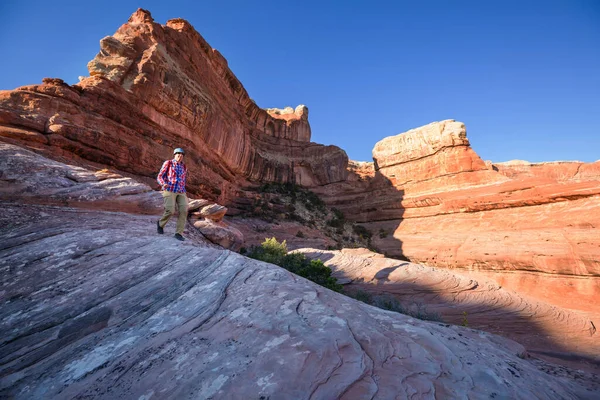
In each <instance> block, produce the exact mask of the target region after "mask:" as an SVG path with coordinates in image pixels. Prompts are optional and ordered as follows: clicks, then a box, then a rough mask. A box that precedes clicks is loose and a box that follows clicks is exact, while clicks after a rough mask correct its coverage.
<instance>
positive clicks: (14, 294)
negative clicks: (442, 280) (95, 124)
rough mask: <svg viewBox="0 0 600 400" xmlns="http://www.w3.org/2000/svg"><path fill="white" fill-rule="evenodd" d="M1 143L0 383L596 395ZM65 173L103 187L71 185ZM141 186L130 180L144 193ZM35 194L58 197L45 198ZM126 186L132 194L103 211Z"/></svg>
mask: <svg viewBox="0 0 600 400" xmlns="http://www.w3.org/2000/svg"><path fill="white" fill-rule="evenodd" d="M4 148H5V149H6V148H8V149H9V150H10V151H11V153H12V156H11V157H7V158H8V159H9V160H8V162H6V163H5V164H3V168H4V169H3V174H2V176H1V177H0V178H2V179H4V180H5V182H4V183H5V185H3V186H5V190H4V191H3V192H2V197H1V205H2V206H1V207H0V271H1V275H0V276H1V281H0V331H1V332H2V335H1V337H0V397H3V398H15V399H40V398H57V399H63V398H64V399H70V398H89V397H93V398H99V399H120V398H123V399H129V398H148V399H149V398H161V399H162V398H173V399H180V398H185V397H193V398H206V399H208V398H227V399H247V398H260V397H264V398H273V399H275V398H286V399H287V398H294V399H332V398H340V399H362V398H365V399H389V398H466V397H469V398H490V397H491V398H495V397H497V398H514V399H531V398H543V399H565V398H594V396H597V394H598V393H597V391H595V389H594V388H593V387H592V386H590V385H587V384H585V382H582V381H581V379H580V380H576V379H572V378H569V377H568V376H560V375H559V376H558V377H557V376H555V375H549V374H548V373H547V372H545V371H554V370H555V368H556V367H554V366H551V365H549V364H539V362H532V361H531V360H530V359H526V358H525V357H526V353H525V350H524V348H523V347H522V346H521V345H519V344H517V343H515V342H513V341H511V340H508V339H505V338H502V337H499V336H496V335H493V334H489V333H484V332H481V331H476V330H472V329H467V328H461V327H453V326H450V325H445V324H439V323H430V322H425V321H420V320H416V319H414V318H410V317H407V316H404V315H401V314H397V313H392V312H387V311H383V310H380V309H377V308H374V307H371V306H368V305H366V304H363V303H360V302H357V301H355V300H353V299H350V298H348V297H346V296H343V295H341V294H339V293H334V292H331V291H329V290H328V289H324V288H322V287H320V286H317V285H315V284H314V283H312V282H309V281H307V280H305V279H303V278H299V277H297V276H294V275H292V274H291V273H289V272H287V271H285V270H283V269H281V268H279V267H276V266H273V265H270V264H266V263H262V262H258V261H255V260H251V259H248V258H245V257H243V256H241V255H238V254H236V253H232V252H231V251H228V250H223V249H222V248H220V247H217V246H214V245H212V244H210V243H208V242H206V241H205V240H204V239H203V237H202V236H201V235H200V234H197V233H196V234H194V231H193V229H190V227H189V226H188V230H187V231H186V233H185V235H186V236H187V237H188V240H187V241H185V242H179V241H177V240H175V239H174V238H172V237H169V236H167V235H158V234H156V232H155V228H156V226H155V221H156V216H155V215H144V214H143V213H141V212H140V202H139V201H138V200H137V198H136V197H135V196H136V195H126V192H123V193H121V192H119V193H115V192H114V190H113V186H111V185H98V184H97V182H98V181H97V180H95V178H94V176H96V174H94V173H90V172H89V171H85V170H84V169H83V168H74V167H72V166H69V165H66V164H62V165H61V164H60V163H58V162H52V163H50V164H48V163H49V162H50V161H49V160H44V159H43V157H41V156H39V155H34V154H33V153H31V152H28V151H26V150H19V149H18V148H14V146H5V147H4ZM21 159H22V160H24V163H22V164H19V165H21V166H29V169H28V170H26V171H24V172H22V173H21V175H17V172H15V171H14V170H10V168H9V167H8V166H10V165H17V164H16V161H15V160H21ZM2 160H3V161H4V158H2ZM13 161H14V162H15V164H13ZM38 162H41V164H39V163H38ZM44 163H45V164H44ZM44 165H49V166H50V167H51V168H43V167H44ZM35 171H37V173H36V172H35ZM70 171H75V172H76V173H77V176H79V177H80V178H79V179H80V180H81V182H78V184H77V185H75V186H78V185H92V188H93V189H94V193H95V196H94V197H93V198H91V197H83V198H81V196H80V195H79V193H80V192H81V191H80V190H74V189H72V186H73V185H70V183H72V182H74V181H72V180H69V182H66V183H65V181H64V176H66V175H68V174H69V172H70ZM27 172H30V173H27ZM102 174H108V175H110V173H107V172H102ZM15 176H18V177H19V179H18V181H19V182H18V184H17V182H16V181H17V179H16V178H14V177H15ZM49 176H54V178H49ZM107 179H109V178H107ZM110 179H112V178H110ZM100 182H102V181H100ZM44 184H45V185H48V187H44ZM61 184H64V185H63V186H61ZM138 185H139V187H138V186H136V184H135V182H134V181H133V180H129V181H128V185H127V186H132V187H138V189H139V190H138V191H137V192H136V193H140V192H142V194H143V193H147V192H144V190H146V189H145V188H147V187H146V186H145V185H142V184H138ZM57 187H59V189H56V188H57ZM64 187H67V188H70V190H67V191H66V192H65V191H63V190H64ZM23 188H28V189H27V190H25V189H23ZM141 188H143V190H141ZM11 189H14V192H10V190H11ZM88 189H89V187H88ZM41 193H47V194H48V196H49V197H51V198H52V199H53V202H52V203H43V204H35V199H37V198H40V197H41V196H40V194H41ZM73 193H77V194H78V197H76V198H73V196H74V195H73ZM154 194H155V195H157V197H158V194H157V193H154ZM119 197H122V198H123V199H122V200H120V201H123V202H127V199H130V201H131V202H132V203H133V205H132V206H131V207H124V206H122V209H121V210H119V211H114V210H112V209H110V208H109V209H108V210H106V209H104V205H105V204H107V203H108V202H110V201H117V200H115V199H118V198H119ZM60 201H67V203H60ZM198 204H201V202H198ZM73 205H77V207H73ZM123 210H125V211H123ZM127 210H133V211H127ZM147 211H148V210H147ZM167 228H169V226H167Z"/></svg>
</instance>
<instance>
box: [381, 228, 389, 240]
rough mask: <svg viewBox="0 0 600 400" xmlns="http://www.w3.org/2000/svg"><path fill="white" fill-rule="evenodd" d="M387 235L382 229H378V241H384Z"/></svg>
mask: <svg viewBox="0 0 600 400" xmlns="http://www.w3.org/2000/svg"><path fill="white" fill-rule="evenodd" d="M387 235H388V233H387V231H385V230H384V229H383V228H381V229H379V238H380V239H385V238H386V237H387Z"/></svg>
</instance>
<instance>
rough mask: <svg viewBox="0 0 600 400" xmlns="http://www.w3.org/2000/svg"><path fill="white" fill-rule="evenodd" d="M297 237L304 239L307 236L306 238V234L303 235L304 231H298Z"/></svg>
mask: <svg viewBox="0 0 600 400" xmlns="http://www.w3.org/2000/svg"><path fill="white" fill-rule="evenodd" d="M296 237H299V238H303V237H305V236H304V233H302V231H298V232H297V233H296Z"/></svg>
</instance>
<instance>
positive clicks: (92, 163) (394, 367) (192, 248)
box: [0, 9, 600, 399]
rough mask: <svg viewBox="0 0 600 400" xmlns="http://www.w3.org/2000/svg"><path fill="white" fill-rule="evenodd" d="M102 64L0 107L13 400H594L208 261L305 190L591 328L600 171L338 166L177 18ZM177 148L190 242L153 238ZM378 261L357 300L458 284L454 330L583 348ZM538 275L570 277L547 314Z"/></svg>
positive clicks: (333, 154) (389, 316) (283, 283)
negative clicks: (168, 162)
mask: <svg viewBox="0 0 600 400" xmlns="http://www.w3.org/2000/svg"><path fill="white" fill-rule="evenodd" d="M100 47H101V50H100V53H99V54H98V55H97V56H96V58H95V59H94V60H92V61H91V62H90V63H89V65H88V68H89V71H90V76H89V77H83V78H82V79H81V81H80V82H79V83H78V84H75V85H68V84H66V83H64V82H63V81H62V80H60V79H50V78H46V79H44V81H43V83H42V84H39V85H31V86H25V87H21V88H18V89H15V90H11V91H0V142H1V143H0V156H1V157H0V181H1V182H2V185H1V188H0V201H1V203H2V207H0V269H1V270H2V271H3V272H2V289H1V290H0V317H1V318H0V321H1V322H0V327H1V331H2V332H3V335H2V340H1V342H0V354H2V356H0V395H1V396H2V397H7V398H72V397H80V398H82V397H90V396H91V397H96V398H110V399H114V398H151V397H153V396H154V397H157V398H165V397H167V398H181V397H186V396H192V397H199V398H214V397H221V398H248V397H254V398H260V397H264V398H269V397H272V398H276V397H278V396H280V397H282V398H325V399H329V398H392V397H406V398H408V397H418V398H426V397H431V398H434V397H439V398H467V397H469V398H494V397H499V398H523V399H529V398H536V397H541V398H548V399H553V398H557V399H559V398H597V396H598V391H597V385H596V386H594V385H587V384H583V383H582V380H585V379H584V378H585V377H583V376H582V377H579V378H577V377H573V376H566V377H562V376H560V374H559V377H558V378H557V377H556V376H550V375H548V374H546V373H545V372H542V371H549V370H552V368H551V367H548V366H547V365H542V364H540V363H539V362H537V361H535V362H531V360H529V359H526V358H527V353H526V352H525V350H524V348H523V347H522V346H521V345H518V344H516V343H515V342H512V341H511V340H508V339H504V338H500V337H498V336H495V335H492V334H487V333H483V332H481V331H475V330H471V329H465V328H460V327H452V326H450V325H446V324H439V323H428V322H422V321H419V320H415V319H414V318H409V317H407V316H403V315H400V314H396V313H391V312H386V311H382V310H379V309H376V308H373V307H370V306H367V305H364V304H362V303H359V302H356V301H354V300H352V299H349V298H346V297H343V296H342V295H340V294H337V293H333V292H330V291H328V290H325V289H322V288H320V287H317V286H315V285H314V284H312V283H310V282H308V281H305V280H303V279H301V278H298V277H296V276H294V275H292V274H290V273H288V272H286V271H284V270H282V269H279V268H277V267H274V266H270V265H267V264H264V263H260V262H256V261H253V260H249V259H247V258H244V257H242V256H240V255H237V254H235V253H231V252H230V251H227V250H223V249H222V247H220V246H216V245H215V244H219V245H221V246H224V247H229V248H233V249H237V248H239V247H240V246H241V244H242V241H243V237H242V234H241V231H240V230H238V229H237V228H235V227H234V226H233V225H231V224H228V223H227V221H226V220H223V219H222V218H223V216H224V214H225V213H226V212H228V211H229V212H230V213H235V212H236V210H239V209H240V208H243V207H245V206H248V204H249V203H250V204H251V202H252V196H255V195H256V191H254V192H252V193H251V194H249V193H248V192H249V190H248V189H249V188H253V187H254V188H256V187H257V186H258V185H259V184H260V183H263V182H280V183H285V182H295V183H297V184H300V185H303V186H306V187H310V188H311V189H312V190H314V191H315V192H317V193H319V194H320V195H321V196H322V197H323V199H325V201H326V202H327V204H328V205H330V206H335V207H336V208H338V209H339V210H341V211H343V212H344V213H345V215H346V217H347V218H348V219H353V220H355V221H358V222H360V223H362V224H363V225H364V226H365V227H367V228H368V229H370V230H371V231H372V232H373V244H374V245H375V246H377V247H378V248H379V249H381V250H383V251H384V252H386V253H387V254H389V255H393V256H402V257H407V258H410V259H411V260H413V261H417V262H427V263H429V264H432V265H434V266H436V267H445V268H455V269H462V270H463V272H465V271H468V272H471V273H477V274H481V276H484V277H486V275H485V274H491V275H489V277H491V278H494V279H497V278H498V275H502V276H501V279H502V280H503V282H507V283H509V284H510V285H516V286H522V287H521V288H520V289H521V290H522V291H525V292H530V293H533V294H534V295H535V296H536V297H538V298H539V297H541V298H543V299H545V300H547V301H548V302H554V303H553V304H557V303H560V304H559V305H564V306H567V303H568V304H569V305H571V306H572V307H570V308H575V309H580V310H584V311H587V312H589V313H590V314H593V315H596V314H597V312H598V308H597V298H598V296H599V295H600V281H599V279H600V261H599V260H600V256H599V254H600V244H599V243H598V237H600V235H599V232H598V229H599V226H600V214H599V213H598V210H599V209H600V208H599V207H598V206H599V205H600V179H599V177H600V172H599V171H600V162H596V163H590V164H585V163H554V164H528V163H526V162H519V163H508V164H492V163H489V162H487V163H486V162H484V161H483V160H481V159H480V158H479V156H477V154H476V153H475V152H474V151H473V150H472V149H471V148H470V146H469V142H468V140H467V138H466V131H465V127H464V125H463V124H462V123H459V122H456V121H452V120H448V121H442V122H439V123H433V124H430V125H427V126H425V127H422V128H419V129H414V130H411V131H409V132H407V133H406V134H403V135H399V136H396V137H393V138H387V139H384V140H383V141H381V142H380V143H378V144H377V145H376V146H375V150H374V153H373V154H374V163H359V162H352V161H350V162H349V161H348V158H347V156H346V154H345V153H344V152H343V151H342V150H341V149H339V148H337V147H335V146H322V145H319V144H315V143H311V142H310V137H311V131H310V125H309V123H308V109H307V108H306V107H305V106H298V107H297V108H296V109H292V108H291V107H289V108H285V109H283V110H281V109H266V110H265V109H261V108H259V107H258V106H257V105H256V104H255V103H254V102H253V101H252V100H251V99H250V97H249V96H248V94H247V92H246V91H245V89H244V88H243V86H242V85H241V83H240V82H239V81H238V80H237V78H236V77H235V75H234V74H233V73H232V72H231V70H230V69H229V68H228V66H227V62H226V60H225V59H224V58H223V57H222V56H221V54H220V53H219V52H218V51H216V50H214V49H212V48H211V47H210V46H209V45H208V44H207V43H206V41H204V39H203V38H202V37H201V36H200V35H199V34H198V32H196V31H195V30H194V29H193V28H192V27H191V26H190V25H189V23H187V22H186V21H184V20H181V19H174V20H170V21H168V22H167V23H166V24H165V25H160V24H158V23H155V22H154V20H153V19H152V17H151V15H150V13H149V12H147V11H144V10H141V9H140V10H138V11H137V12H135V13H134V14H133V15H132V16H131V18H130V19H129V21H128V23H126V24H125V25H123V26H122V27H121V28H119V30H118V31H117V32H116V33H115V35H113V36H111V37H106V38H104V39H102V40H101V42H100ZM174 147H184V148H186V150H187V152H186V153H187V156H186V163H187V164H188V166H189V170H190V174H189V181H188V190H189V192H191V194H192V195H195V196H197V197H198V196H199V197H202V199H197V200H194V201H192V202H191V204H192V205H193V207H192V208H193V212H192V214H191V216H190V219H191V221H190V222H191V223H190V224H188V226H187V228H186V233H185V235H186V237H188V239H189V240H188V241H186V242H184V243H179V242H176V241H175V240H174V239H172V238H170V237H168V236H159V235H156V234H154V231H155V221H156V216H157V214H160V212H161V209H162V204H161V199H160V196H159V195H158V193H157V192H156V191H153V190H152V188H155V187H156V186H155V185H156V184H155V183H154V177H155V176H156V173H157V170H158V168H159V167H160V165H161V164H162V162H163V161H164V160H165V159H167V158H169V157H170V156H171V151H172V149H173V148H174ZM30 150H31V151H30ZM42 156H45V157H48V158H45V157H42ZM215 201H217V202H218V203H219V204H222V205H219V204H216V203H215ZM286 223H288V222H286ZM252 224H254V222H252V223H251V224H248V223H245V222H241V223H240V224H238V226H240V227H242V228H243V229H247V230H250V231H251V230H252V229H253V228H252V226H253V225H252ZM289 224H290V225H289V226H288V225H286V226H284V227H282V228H281V229H282V231H286V232H288V234H289V235H294V236H295V237H301V236H304V235H312V232H310V231H309V230H304V231H302V232H300V231H299V230H298V229H297V225H293V224H292V222H289ZM251 225H252V226H251ZM168 228H169V227H168ZM261 229H262V230H263V233H264V232H267V231H268V230H269V227H268V226H264V225H261ZM256 230H258V229H256ZM294 232H295V233H294ZM299 232H300V233H299ZM312 236H313V237H309V238H306V239H307V240H306V241H307V242H309V243H310V242H311V241H312V242H313V243H316V244H319V245H322V247H325V246H329V245H330V242H329V239H328V238H325V237H323V236H319V235H318V234H316V233H315V235H312ZM320 256H321V257H323V258H326V256H327V255H326V254H325V253H322V252H321V253H320ZM330 256H331V257H333V259H335V257H339V255H338V254H334V255H331V254H330ZM369 257H370V256H369ZM369 257H366V258H369ZM381 262H383V263H384V264H382V265H379V264H377V265H375V264H373V265H371V264H369V261H365V260H364V259H363V260H358V261H353V263H354V264H352V267H348V268H347V270H348V271H350V272H351V274H354V275H351V276H352V278H348V277H347V279H350V280H353V279H355V278H356V277H358V279H363V280H369V281H373V280H374V279H375V281H377V283H379V282H380V281H381V282H382V283H383V284H381V285H379V286H377V290H382V291H384V292H390V293H394V291H395V290H396V289H398V290H400V289H401V290H402V293H396V294H400V295H402V296H404V295H405V293H411V294H413V295H416V294H418V293H420V291H419V289H418V288H415V287H414V285H417V282H418V285H422V286H423V289H422V290H424V291H425V292H427V291H431V290H433V291H434V292H436V291H437V293H436V295H439V294H440V293H441V291H442V290H447V288H446V286H444V285H445V284H444V282H446V281H449V282H452V283H454V284H455V287H456V288H457V290H455V291H450V295H451V296H453V297H454V299H458V305H459V307H461V308H465V307H468V308H469V310H475V311H479V310H485V311H486V312H487V311H489V315H492V316H502V315H503V311H502V310H505V311H506V312H508V313H514V312H516V313H525V315H526V317H528V318H529V319H530V320H532V319H533V320H535V319H536V318H538V319H539V320H540V321H542V322H544V323H546V325H551V324H548V323H547V322H548V321H550V320H552V319H557V320H559V323H557V324H556V327H555V328H556V329H557V330H552V329H550V328H548V329H549V330H548V332H545V331H540V332H541V333H540V334H544V333H549V334H550V336H552V335H554V336H557V335H560V334H561V333H562V334H564V335H566V336H565V337H564V338H563V339H566V341H567V342H568V341H570V340H573V343H576V342H577V340H579V338H580V335H581V332H583V331H585V330H586V329H587V330H590V336H593V334H592V333H591V330H593V329H594V327H593V326H592V324H591V323H588V322H589V320H588V319H585V318H583V317H581V314H577V313H572V312H570V311H566V312H563V311H560V310H555V309H551V308H548V307H547V305H545V304H542V303H541V302H536V301H530V300H529V299H525V298H524V297H523V296H520V295H516V294H514V293H512V292H510V291H508V290H500V287H499V286H498V285H494V284H492V283H485V285H484V286H485V288H487V290H486V291H483V292H481V291H477V292H476V291H473V290H472V289H473V285H474V283H473V282H475V280H473V279H472V278H469V279H467V278H464V279H463V278H458V277H457V276H454V275H453V274H450V273H449V272H448V271H439V270H435V269H431V268H430V269H427V268H425V267H420V266H416V265H412V264H411V265H410V266H405V267H406V268H403V269H402V270H401V271H400V270H399V269H397V268H396V267H397V265H396V263H397V262H396V261H392V260H386V261H381ZM390 263H391V264H390ZM388 264H389V265H388ZM380 266H381V267H382V269H380V270H377V271H375V269H377V268H379V267H380ZM373 268H375V269H373ZM390 268H391V269H393V271H392V270H390ZM473 271H474V272H473ZM401 272H404V273H407V274H408V275H406V276H401V275H399V274H401ZM493 274H497V275H493ZM507 274H509V275H507ZM510 274H512V275H510ZM524 274H528V275H524ZM542 274H543V275H544V276H551V277H552V278H554V277H559V278H560V279H561V281H560V282H558V283H556V284H554V285H552V286H551V287H552V290H556V293H549V292H548V291H546V292H544V291H543V289H541V287H542V285H540V284H539V282H540V279H541V278H540V276H542ZM523 276H528V277H530V278H531V277H533V278H531V279H532V280H533V282H537V284H536V285H535V287H533V289H532V288H531V287H530V286H531V285H530V284H524V282H525V281H524V280H523V279H522V278H521V277H523ZM432 277H435V278H439V279H440V281H439V282H438V283H435V282H431V281H430V280H431V278H432ZM380 278H381V279H380ZM382 279H383V281H382ZM477 279H478V280H477V282H479V283H481V282H483V280H482V279H480V278H477ZM528 279H529V278H528ZM569 279H570V280H569ZM408 282H410V283H411V285H413V289H412V291H410V290H409V291H408V292H406V291H407V290H408V289H407V283H408ZM565 282H567V283H566V284H565ZM479 283H478V285H479ZM353 284H355V283H353ZM418 285H417V286H418ZM436 285H437V286H436ZM528 285H529V286H528ZM488 292H495V294H497V295H498V296H499V297H489V294H486V293H488ZM486 296H487V297H486ZM490 299H491V300H490ZM490 302H491V303H490ZM494 306H495V307H497V308H498V307H499V308H500V309H499V310H498V309H496V310H491V311H490V308H493V307H494ZM470 318H473V316H472V315H471V317H470ZM471 320H472V321H474V322H477V321H478V320H477V318H474V319H471ZM482 321H483V320H482ZM504 321H508V320H504ZM479 322H481V321H479ZM481 323H482V324H483V322H481ZM506 323H507V324H508V323H509V322H506ZM525 325H526V324H525ZM542 325H543V324H542ZM526 327H527V326H526ZM491 330H493V329H491ZM509 336H510V335H509ZM596 336H597V335H596ZM561 343H562V342H561ZM573 343H572V344H573ZM577 343H583V344H582V346H589V347H586V348H585V349H584V350H586V351H587V350H590V349H591V350H592V351H593V349H596V348H597V344H596V343H595V342H593V343H588V342H584V341H582V342H577ZM594 346H596V347H594ZM567 348H568V347H567ZM579 350H581V349H579ZM586 354H587V353H586ZM578 379H579V380H578ZM588 383H589V382H588Z"/></svg>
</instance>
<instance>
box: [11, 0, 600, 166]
mask: <svg viewBox="0 0 600 400" xmlns="http://www.w3.org/2000/svg"><path fill="white" fill-rule="evenodd" d="M138 7H142V8H146V9H148V10H150V12H151V13H152V15H153V17H154V19H155V21H157V22H159V23H162V24H164V23H165V22H166V21H167V20H168V19H171V18H177V17H181V18H184V19H187V20H188V21H190V22H191V23H192V25H194V27H195V28H196V29H197V30H198V31H199V32H200V34H201V35H202V36H204V38H205V39H206V40H207V41H208V42H209V43H210V44H211V45H212V47H214V48H216V49H218V50H219V51H220V52H221V53H222V54H223V55H224V56H225V58H227V60H228V61H229V66H230V67H231V69H232V71H233V72H234V73H235V74H236V76H237V77H238V78H239V79H240V81H241V82H242V84H243V85H244V86H245V88H246V89H247V90H248V93H249V94H250V97H252V98H253V99H254V100H255V101H256V102H257V104H258V105H259V106H260V107H263V108H267V107H279V108H283V107H285V106H288V105H289V106H292V107H295V106H296V105H298V104H306V105H307V106H308V107H309V109H310V117H309V120H310V122H311V126H312V132H313V136H312V140H313V141H315V142H318V143H323V144H335V145H337V146H339V147H341V148H343V149H344V150H346V152H347V153H348V155H349V157H350V158H351V159H354V160H361V161H370V160H371V159H372V158H371V150H372V148H373V146H374V145H375V143H376V142H377V141H379V140H381V139H382V138H384V137H386V136H392V135H396V134H399V133H402V132H405V131H407V130H409V129H411V128H415V127H418V126H421V125H425V124H427V123H429V122H433V121H440V120H444V119H456V120H459V121H462V122H464V123H465V124H466V125H467V136H468V138H469V139H470V141H471V145H472V147H473V148H474V150H475V151H476V152H477V153H478V154H479V155H480V156H481V157H482V158H483V159H484V160H492V161H494V162H501V161H508V160H512V159H521V160H528V161H532V162H539V161H555V160H581V161H588V162H589V161H595V160H598V159H600V128H599V126H600V124H599V122H600V121H599V120H600V0H561V1H555V0H538V1H534V0H530V1H528V0H520V1H512V0H485V1H484V0H477V1H461V0H456V1H453V0H438V1H433V0H431V1H428V0H421V1H417V0H413V1H403V0H397V1H377V0H370V1H366V0H365V1H351V0H346V1H341V0H340V1H327V0H322V1H312V0H305V1H277V2H273V1H226V0H223V1H216V0H211V1H201V0H198V1H177V0H170V1H141V0H140V1H130V0H120V1H111V0H107V1H103V2H81V1H27V0H2V1H0V51H1V53H0V54H2V62H1V63H0V89H13V88H15V87H18V86H22V85H26V84H32V83H39V82H41V80H42V78H43V77H57V78H62V79H64V80H66V81H67V82H69V83H75V82H77V81H78V79H77V77H78V76H79V75H88V73H87V68H86V64H87V62H88V61H89V60H91V59H92V58H93V57H94V56H95V54H96V53H97V52H98V50H99V44H98V42H99V40H100V39H101V38H102V37H104V36H107V35H112V34H113V33H114V32H115V31H116V30H117V28H118V27H119V26H120V25H121V24H123V23H125V22H126V21H127V19H128V18H129V16H130V15H131V14H132V13H133V12H134V11H135V10H136V9H137V8H138Z"/></svg>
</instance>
